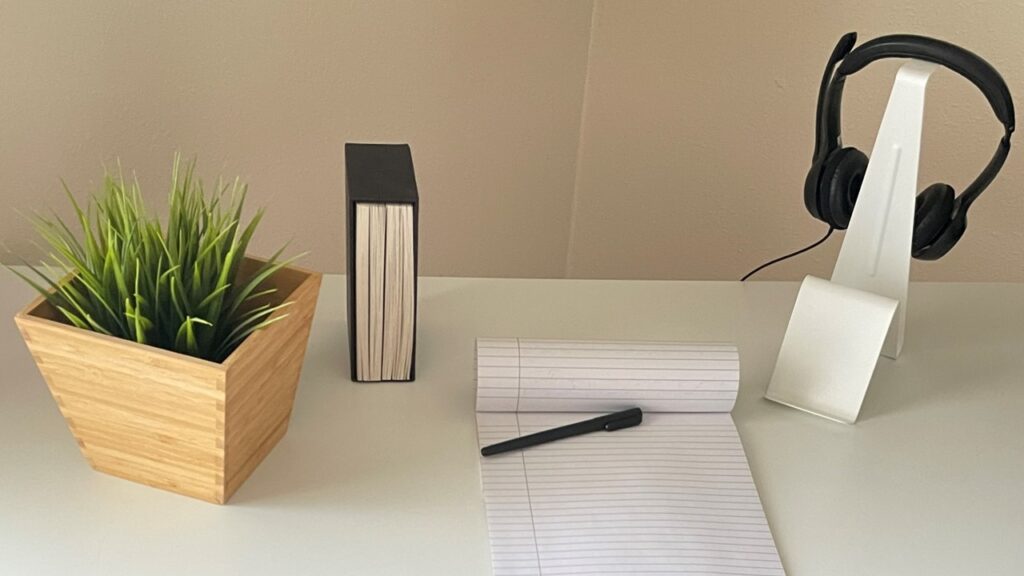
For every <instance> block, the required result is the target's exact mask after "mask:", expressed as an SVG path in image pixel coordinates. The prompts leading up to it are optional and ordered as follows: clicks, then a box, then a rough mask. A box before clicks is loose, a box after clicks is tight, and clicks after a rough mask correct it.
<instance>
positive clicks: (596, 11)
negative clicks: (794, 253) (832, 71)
mask: <svg viewBox="0 0 1024 576" xmlns="http://www.w3.org/2000/svg"><path fill="white" fill-rule="evenodd" d="M1022 21H1024V6H1022V5H1021V4H1019V3H1012V4H1011V3H982V2H980V1H969V2H963V1H957V2H952V1H948V2H929V1H926V0H914V1H913V2H894V1H892V0H890V1H887V2H881V1H869V0H862V1H858V2H852V1H842V2H827V3H826V2H820V3H819V2H811V1H809V0H798V1H789V2H746V1H735V2H698V1H685V2H684V1H678V2H604V1H601V0H598V1H597V3H596V5H595V4H593V3H591V2H589V1H587V2H584V1H579V2H549V1H538V2H522V1H515V2H447V1H440V0H430V1H425V0H419V1H413V0H410V1H407V2H358V3H347V2H346V3H341V2H330V1H323V2H312V3H270V2H267V3H264V2H249V3H240V4H237V5H235V4H231V5H229V4H228V3H226V2H208V3H195V4H190V5H188V6H185V5H184V3H164V2H130V1H125V2H117V1H115V0H101V1H98V2H89V3H75V2H66V3H64V4H63V5H61V6H55V5H53V4H51V3H44V2H34V1H30V0H18V1H11V0H8V1H6V2H0V128H2V129H0V174H2V175H3V179H2V180H0V240H3V241H4V242H6V244H7V245H8V246H9V247H11V248H12V249H13V250H14V251H15V252H17V253H22V254H29V255H30V254H31V253H32V252H31V248H30V245H29V241H30V240H31V238H32V234H31V230H30V229H29V227H28V226H27V225H26V224H25V223H24V222H23V221H22V220H21V219H20V217H18V216H17V215H16V214H15V209H17V210H21V211H30V210H32V209H33V208H38V207H45V206H54V207H57V208H58V210H60V211H64V208H63V204H64V202H63V199H62V198H61V193H60V188H59V185H58V183H57V179H58V178H59V177H64V178H65V179H66V180H67V181H68V182H69V184H70V185H71V187H72V188H73V189H74V190H77V191H80V192H84V191H86V190H89V189H90V182H93V183H94V182H96V181H97V180H98V179H99V177H100V175H101V168H100V165H101V163H102V162H108V163H109V162H110V161H111V160H112V159H113V158H114V157H115V156H120V157H121V159H122V163H123V164H124V165H125V166H126V167H133V168H135V169H136V170H137V172H138V174H139V178H140V180H141V182H142V184H143V186H144V187H146V190H147V194H148V196H149V197H150V198H152V199H153V200H154V202H156V203H158V204H159V203H160V200H161V199H162V198H163V196H164V194H165V192H166V191H165V188H164V187H165V183H166V182H167V174H168V170H169V164H170V158H171V155H172V154H173V151H174V150H182V151H183V152H185V153H187V154H188V153H195V154H197V155H198V156H199V158H200V165H201V166H200V167H201V171H202V172H203V173H204V174H207V175H208V176H210V177H212V176H213V175H215V174H217V173H218V172H223V173H225V174H226V175H231V176H233V175H235V174H240V175H242V176H243V177H244V178H245V179H247V180H248V181H249V183H250V187H251V196H252V201H253V204H262V205H267V206H268V208H269V214H268V218H267V219H266V220H265V221H264V225H263V230H262V236H261V237H260V239H259V241H258V243H257V248H261V247H262V248H263V249H264V250H269V249H271V248H272V247H273V246H275V245H276V244H278V243H280V242H282V241H284V240H286V239H288V238H293V246H294V247H295V249H296V250H307V249H308V250H311V251H312V254H311V255H310V256H309V257H308V258H307V260H306V263H307V265H310V266H313V267H316V268H320V269H324V270H327V271H339V270H341V269H343V267H344V256H343V255H344V230H343V225H344V224H343V222H344V220H343V210H344V204H343V202H342V199H343V198H342V197H343V181H344V171H343V165H342V146H343V143H344V142H345V141H403V142H410V143H411V144H412V146H413V155H414V160H415V163H416V169H417V178H418V180H419V184H420V188H421V196H422V198H423V208H422V238H421V240H422V250H421V256H422V270H423V272H424V273H425V274H431V275H485V276H541V277H561V276H565V275H568V276H575V277H621V278H693V279H702V278H735V277H737V276H739V275H741V274H742V273H743V272H745V271H746V269H748V268H749V267H752V266H753V265H755V264H757V263H758V262H759V261H761V260H763V259H766V258H769V257H772V256H774V255H777V254H780V253H782V252H786V251H788V250H791V249H795V248H796V247H799V246H800V245H802V244H805V243H807V242H810V241H811V240H813V239H815V238H816V237H817V236H818V235H819V234H820V233H821V232H822V231H823V230H822V227H823V225H822V224H820V223H818V222H816V221H815V220H813V219H812V218H811V217H810V216H809V215H807V214H806V213H805V212H804V209H803V203H802V197H801V194H802V182H803V178H804V175H805V174H806V171H807V168H808V166H809V160H810V154H811V145H812V141H813V130H812V124H813V107H814V99H815V96H816V90H817V83H818V78H819V77H820V74H821V70H822V66H823V65H824V60H825V59H826V57H827V55H828V52H829V50H830V49H831V47H832V45H833V44H834V42H835V41H836V39H837V38H838V37H839V36H840V35H841V34H842V33H843V32H845V31H847V30H857V31H858V32H860V34H861V38H862V39H865V38H870V37H873V36H876V35H880V34H884V33H892V32H915V33H922V34H930V35H934V36H938V37H942V38H946V39H948V40H951V41H953V42H958V43H962V44H964V45H966V46H968V47H969V48H971V49H973V50H975V51H976V52H978V53H980V54H982V55H983V56H985V57H986V58H987V59H989V60H990V61H991V62H992V63H993V64H994V65H995V66H996V67H997V68H998V69H999V70H1000V71H1002V72H1003V75H1004V77H1005V78H1006V79H1007V81H1008V83H1009V84H1010V88H1011V91H1013V92H1014V93H1015V94H1017V95H1018V99H1019V100H1020V99H1024V57H1022V56H1024V40H1022V38H1024V37H1022V36H1021V35H1020V33H1019V23H1020V22H1022ZM896 66H897V64H896V63H895V62H884V63H879V64H876V65H875V66H873V67H871V68H869V69H868V70H867V71H865V72H862V73H861V74H858V75H857V76H854V77H853V78H852V79H851V80H850V81H849V82H848V83H847V91H846V107H845V112H846V113H845V115H844V119H845V121H844V134H845V136H846V142H847V143H848V144H852V145H856V146H858V147H860V148H862V149H864V150H866V151H870V148H871V143H872V140H873V135H874V131H875V130H876V129H877V125H878V121H879V120H880V117H881V112H882V109H883V107H884V104H885V99H886V96H887V93H888V86H889V84H890V83H891V79H892V75H893V73H894V72H895V69H896ZM998 135H999V126H998V124H997V123H996V121H995V120H994V118H992V116H991V113H990V112H989V110H988V108H987V106H986V105H985V102H984V99H983V98H982V97H981V96H980V94H978V93H977V92H976V91H975V90H974V89H973V87H972V86H970V85H969V84H968V83H967V82H966V81H964V80H962V79H960V78H958V77H956V76H954V75H953V74H952V73H949V72H946V71H942V72H939V73H937V74H936V75H935V76H934V79H933V80H932V83H931V89H930V92H929V102H928V110H927V112H926V119H925V136H924V153H923V158H922V165H921V181H922V182H923V183H925V184H927V183H930V182H933V181H936V180H945V181H948V182H950V183H951V184H953V185H954V187H956V188H957V189H962V188H963V186H964V185H965V184H966V183H967V182H968V181H969V179H970V178H971V177H972V176H973V175H974V174H976V173H977V171H978V170H979V169H980V167H981V166H982V165H983V164H984V163H985V162H986V161H987V159H988V156H989V155H990V153H991V150H992V148H993V146H994V144H995V142H996V140H997V138H998ZM1021 145H1022V146H1024V144H1021ZM1022 154H1024V152H1021V151H1020V150H1017V151H1015V153H1013V154H1011V156H1010V160H1009V162H1008V163H1007V166H1006V168H1005V169H1004V171H1003V174H1002V175H1001V176H1000V178H999V179H998V180H997V182H996V184H995V185H994V187H993V188H992V189H991V190H990V191H989V192H988V193H986V195H985V196H984V197H983V198H982V200H981V201H980V202H979V203H978V204H976V205H975V208H974V209H973V210H972V212H971V220H970V228H969V230H968V234H967V236H966V237H965V239H964V240H963V241H962V242H961V244H960V245H959V246H958V247H957V248H956V249H955V250H954V251H953V252H952V253H951V254H950V256H948V257H947V258H945V259H943V260H941V261H939V262H936V263H917V264H915V267H914V271H913V273H914V277H915V278H916V279H962V280H1010V281H1017V282H1020V281H1024V235H1022V232H1021V230H1022V228H1021V225H1020V223H1021V218H1022V217H1024V173H1022V167H1024V156H1022ZM838 246H839V238H834V239H833V240H832V241H831V242H830V244H829V245H828V246H827V247H826V248H824V249H821V250H819V251H817V252H816V253H813V254H811V255H807V256H805V257H803V258H801V259H799V260H796V261H793V262H790V263H787V264H785V265H782V266H779V267H778V268H777V269H775V270H773V271H771V272H766V273H765V275H764V277H765V278H798V277H800V276H802V275H803V274H804V273H807V272H811V273H816V274H819V275H827V274H828V271H829V269H830V267H831V263H832V262H833V260H834V257H835V253H836V250H837V249H838ZM10 259H11V258H9V257H6V258H5V260H8V261H9V260H10Z"/></svg>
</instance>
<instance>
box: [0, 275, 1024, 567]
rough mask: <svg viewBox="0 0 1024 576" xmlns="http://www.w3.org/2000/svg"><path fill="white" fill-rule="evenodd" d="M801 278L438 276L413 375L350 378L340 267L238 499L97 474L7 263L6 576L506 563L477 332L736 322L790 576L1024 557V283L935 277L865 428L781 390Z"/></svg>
mask: <svg viewBox="0 0 1024 576" xmlns="http://www.w3.org/2000/svg"><path fill="white" fill-rule="evenodd" d="M796 287H797V285H796V284H795V283H754V284H750V285H747V286H741V285H739V284H736V283H725V282H714V283H712V282H706V283H705V282H626V281H560V280H473V279H424V280H422V283H421V294H420V329H419V349H418V365H417V373H418V375H419V380H418V381H417V382H415V383H412V384H353V383H352V382H350V381H349V379H348V373H349V371H348V357H347V356H348V353H347V347H346V344H345V338H346V336H345V335H346V330H345V317H344V316H345V314H344V299H345V289H344V283H343V277H341V276H329V277H327V278H325V281H324V285H323V290H322V292H321V298H320V307H319V309H318V311H317V317H316V321H315V323H314V326H313V336H312V339H311V344H310V349H309V352H308V355H307V360H306V366H305V369H304V372H303V377H302V383H301V384H300V386H299V392H298V398H297V400H296V406H295V413H294V416H293V418H292V423H291V428H290V431H289V432H288V435H287V436H286V437H285V438H284V440H282V441H281V443H280V444H279V445H278V446H277V448H276V449H275V450H274V452H273V453H272V454H271V455H270V456H269V457H268V458H267V459H266V461H265V462H264V463H263V465H262V466H261V467H260V468H259V469H258V470H257V471H256V473H255V474H254V475H253V476H252V478H250V479H249V481H248V482H247V483H246V484H245V485H244V486H243V487H242V489H241V490H239V492H238V493H237V494H236V495H235V497H234V499H233V500H232V501H231V503H230V504H229V505H228V506H226V507H218V506H215V505H211V504H205V503H203V502H198V501H193V500H190V499H188V498H185V497H182V496H177V495H174V494H169V493H165V492H161V491H159V490H154V489H151V488H146V487H144V486H139V485H136V484H132V483H130V482H126V481H123V480H119V479H116V478H112V477H108V476H105V475H103V474H99V473H96V472H93V471H92V470H91V469H90V468H89V466H88V464H87V463H86V462H85V460H84V459H83V458H82V457H81V455H80V454H79V452H78V449H77V447H76V446H75V444H74V442H73V441H72V438H71V435H70V433H69V432H68V430H67V428H66V427H65V425H64V421H63V420H62V418H61V416H60V414H59V412H58V411H57V407H56V406H55V405H54V403H53V400H52V399H51V397H50V395H49V393H48V391H47V389H46V386H45V385H44V383H43V381H42V378H41V377H40V376H39V374H38V372H37V371H36V368H35V366H34V364H33V362H32V359H31V358H30V356H29V354H28V351H27V350H26V348H25V346H24V345H23V343H22V342H21V338H20V337H19V335H18V333H17V330H16V329H15V327H14V323H13V321H11V320H10V318H11V317H12V316H13V314H14V313H15V311H16V310H17V309H18V308H20V307H21V306H22V305H23V304H24V303H25V302H27V301H28V299H29V298H30V297H31V291H30V289H28V288H26V287H24V286H22V285H21V284H20V283H18V282H17V281H16V279H15V278H13V276H12V275H10V274H7V273H6V272H5V273H3V274H2V275H0V317H2V318H3V320H2V323H0V366H2V367H3V371H2V375H0V573H2V574H4V575H6V574H11V575H18V576H20V575H32V576H40V575H60V576H65V575H71V574H74V575H96V576H117V575H132V576H135V575H148V574H160V575H163V574H167V575H171V574H174V575H178V574H189V575H191V576H205V575H223V574H230V575H234V574H246V575H264V574H267V575H271V574H272V575H278V574H280V575H307V574H310V575H318V574H332V575H333V574H352V575H359V576H365V575H376V574H397V575H405V574H408V575H432V574H437V575H445V576H450V575H469V576H472V575H486V574H489V572H490V563H489V562H490V558H489V550H488V544H487V533H486V527H485V524H484V511H483V503H482V501H481V497H480V484H479V479H478V467H477V446H476V434H475V419H474V412H473V405H474V383H473V369H474V366H473V341H474V338H475V337H477V336H535V337H552V338H606V339H608V338H636V339H682V340H687V339H698V340H699V339H707V340H722V339H735V340H736V341H737V342H738V344H739V346H740V358H741V360H742V385H741V389H740V397H739V401H738V404H737V406H736V409H735V411H734V412H733V415H734V418H735V420H736V424H737V426H738V428H739V431H740V435H741V436H742V438H743V443H744V445H745V446H746V450H747V456H748V457H749V459H750V465H751V469H752V470H753V473H754V478H755V480H756V481H757V485H758V488H759V490H760V492H761V499H762V501H763V502H764V507H765V511H766V513H767V515H768V520H769V522H770V524H771V526H772V530H773V532H774V534H775V539H776V542H777V544H778V547H779V552H780V553H781V555H782V559H783V563H784V564H785V566H786V569H787V570H788V572H789V574H790V575H791V576H803V575H810V576H821V575H830V576H837V575H846V574H850V575H876V576H877V575H885V574H893V575H909V574H929V575H942V574H949V575H954V574H955V575H963V574H979V575H982V574H983V575H996V574H1022V573H1024V286H1022V285H1012V284H1002V285H998V284H988V285H986V284H975V285H968V284H918V285H913V286H912V288H911V297H910V302H911V308H910V310H909V321H908V335H907V344H906V348H905V351H904V353H903V356H902V357H901V358H900V360H898V361H896V362H893V361H891V360H886V359H883V360H882V361H881V363H880V365H879V368H878V371H877V373H876V375H875V381H874V383H873V385H872V388H871V390H870V391H869V393H868V398H867V401H866V403H865V406H864V409H863V412H862V414H861V421H860V422H859V423H858V424H857V425H856V426H844V425H841V424H835V423H832V422H828V421H825V420H822V419H819V418H815V417H813V416H808V415H806V414H803V413H800V412H797V411H795V410H791V409H788V408H784V407H782V406H779V405H776V404H772V403H770V402H767V401H765V400H763V399H762V398H761V395H762V393H763V390H764V387H765V385H766V384H767V381H768V377H769V375H770V372H771V368H772V365H773V362H774V359H775V354H776V352H777V350H778V347H779V344H780V342H781V338H782V334H783V331H784V329H785V324H786V319H787V317H788V314H789V311H790V308H791V307H792V303H793V299H794V297H795V294H796Z"/></svg>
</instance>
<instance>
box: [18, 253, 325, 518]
mask: <svg viewBox="0 0 1024 576" xmlns="http://www.w3.org/2000/svg"><path fill="white" fill-rule="evenodd" d="M258 263H259V261H258V260H256V259H253V258H246V261H245V263H244V264H243V267H242V272H241V274H242V275H243V276H245V275H246V274H249V273H252V271H253V270H254V268H255V266H256V265H258ZM320 278H321V277H320V274H319V273H317V272H312V271H308V270H302V269H299V268H294V267H292V268H285V269H282V270H280V271H279V272H278V273H276V274H274V275H273V277H272V278H271V279H270V280H269V281H268V282H267V283H266V284H265V286H266V287H270V286H273V287H276V288H277V292H275V293H274V294H272V295H271V296H270V297H269V298H270V301H273V302H283V301H285V300H291V301H293V302H294V304H292V305H291V306H289V307H287V308H286V309H285V311H284V312H286V313H287V317H286V318H284V319H283V320H281V321H279V322H275V323H274V324H271V325H270V326H268V327H267V328H264V329H262V330H258V331H256V332H254V333H253V334H252V335H250V336H249V337H248V338H246V339H245V341H244V342H242V344H241V345H240V346H239V347H238V348H236V349H235V351H234V352H232V353H231V355H230V356H229V357H228V358H227V359H226V360H224V362H222V363H216V362H209V361H206V360H201V359H198V358H193V357H191V356H186V355H183V354H178V353H176V352H170V351H167V350H162V349H160V348H155V347H152V346H146V345H143V344H138V343H136V342H132V341H130V340H123V339H120V338H114V337H111V336H105V335H103V334H99V333H97V332H90V331H88V330H82V329H80V328H76V327H74V326H72V325H70V324H67V323H65V322H64V321H63V317H62V316H61V315H60V314H59V313H58V312H57V311H56V310H54V309H53V307H52V306H51V305H50V304H49V303H48V302H47V301H46V300H45V299H44V298H42V297H39V298H37V299H36V300H35V301H34V302H32V303H31V304H29V305H28V307H26V308H25V309H24V310H22V311H21V312H19V313H18V315H17V316H16V317H15V321H16V322H17V324H18V328H19V330H21V334H22V337H24V339H25V342H26V344H28V348H29V350H30V351H31V352H32V356H33V358H35V361H36V364H37V365H38V366H39V371H40V372H42V374H43V378H45V379H46V383H47V385H48V386H49V387H50V392H52V393H53V397H54V399H55V400H56V401H57V405H58V406H59V407H60V411H61V413H62V414H63V415H64V418H65V419H66V420H67V423H68V427H69V428H71V433H72V434H73V435H74V437H75V440H77V441H78V446H79V447H80V448H81V450H82V454H84V455H85V458H86V459H87V460H88V461H89V464H91V465H92V467H93V468H95V469H96V470H99V471H100V472H106V473H107V474H112V475H114V476H119V477H121V478H126V479H128V480H132V481H134V482H140V483H142V484H147V485H149V486H153V487H156V488H162V489H164V490H170V491H172V492H177V493H179V494H184V495H186V496H192V497H194V498H199V499H202V500H206V501H209V502H215V503H217V504H223V503H225V502H227V500H228V499H229V498H230V497H231V495H232V494H234V492H235V491H236V490H238V487H239V486H241V485H242V483H243V482H245V480H246V478H248V477H249V475H250V474H252V472H253V470H255V469H256V467H257V466H258V465H259V464H260V462H262V461H263V459H264V458H265V457H266V456H267V454H269V453H270V450H271V449H273V447H274V445H275V444H277V442H278V441H279V440H280V439H281V438H282V437H283V436H284V434H285V432H286V431H287V430H288V421H289V418H290V417H291V412H292V405H293V403H294V400H295V390H296V386H297V384H298V381H299V372H300V370H301V369H302V361H303V358H304V356H305V352H306V342H307V341H308V339H309V329H310V325H311V323H312V319H313V312H314V310H315V308H316V300H317V294H318V293H319V291H320ZM280 313H282V312H278V314H280Z"/></svg>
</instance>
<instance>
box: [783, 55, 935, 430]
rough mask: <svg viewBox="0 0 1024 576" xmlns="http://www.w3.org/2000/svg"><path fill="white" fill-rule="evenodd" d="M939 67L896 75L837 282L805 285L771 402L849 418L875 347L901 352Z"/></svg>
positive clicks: (924, 65) (916, 65)
mask: <svg viewBox="0 0 1024 576" xmlns="http://www.w3.org/2000/svg"><path fill="white" fill-rule="evenodd" d="M936 68H937V66H936V65H935V64H931V63H928V62H923V61H920V60H910V61H908V62H907V63H906V64H904V65H903V66H902V67H901V68H900V69H899V71H898V72H897V73H896V80H895V82H894V83H893V88H892V93H891V94H890V95H889V104H888V106H887V107H886V109H885V115H884V116H883V117H882V124H881V126H880V127H879V129H878V136H877V137H876V139H875V146H874V149H873V150H872V151H871V161H870V162H869V163H868V168H867V172H866V173H865V175H864V182H863V184H862V185H861V188H860V195H859V197H858V198H857V204H856V208H855V209H854V211H853V216H852V217H851V218H850V226H849V228H848V230H847V232H846V238H845V239H844V240H843V246H842V248H841V249H840V252H839V258H838V260H837V261H836V266H835V269H834V270H833V272H832V280H831V281H826V280H822V279H820V278H816V277H814V276H807V277H806V278H804V281H803V283H802V284H801V285H800V292H799V293H798V294H797V298H796V304H795V305H794V306H793V314H792V316H790V319H789V327H788V328H787V329H786V336H785V338H784V339H783V341H782V348H781V349H780V350H779V357H778V360H777V361H776V363H775V371H774V372H773V373H772V379H771V381H770V382H769V383H768V389H767V391H766V392H765V398H767V399H769V400H773V401H775V402H779V403H781V404H785V405H787V406H791V407H793V408H796V409H798V410H803V411H806V412H810V413H811V414H816V415H818V416H822V417H824V418H829V419H831V420H837V421H839V422H845V423H848V424H852V423H854V422H856V421H857V415H858V414H859V413H860V408H861V404H862V403H863V402H864V396H865V394H866V393H867V389H868V384H870V382H871V375H872V374H873V373H874V371H875V365H876V364H877V363H878V355H879V353H882V354H884V355H885V356H888V357H890V358H896V357H898V356H899V354H900V350H901V349H902V348H903V334H904V324H905V321H906V304H907V285H908V283H909V279H910V247H911V238H912V236H913V228H914V201H915V198H916V195H917V166H918V159H919V158H920V155H921V124H922V119H923V117H924V93H925V88H926V87H927V84H928V78H929V77H930V76H931V74H932V72H934V71H935V69H936Z"/></svg>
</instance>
